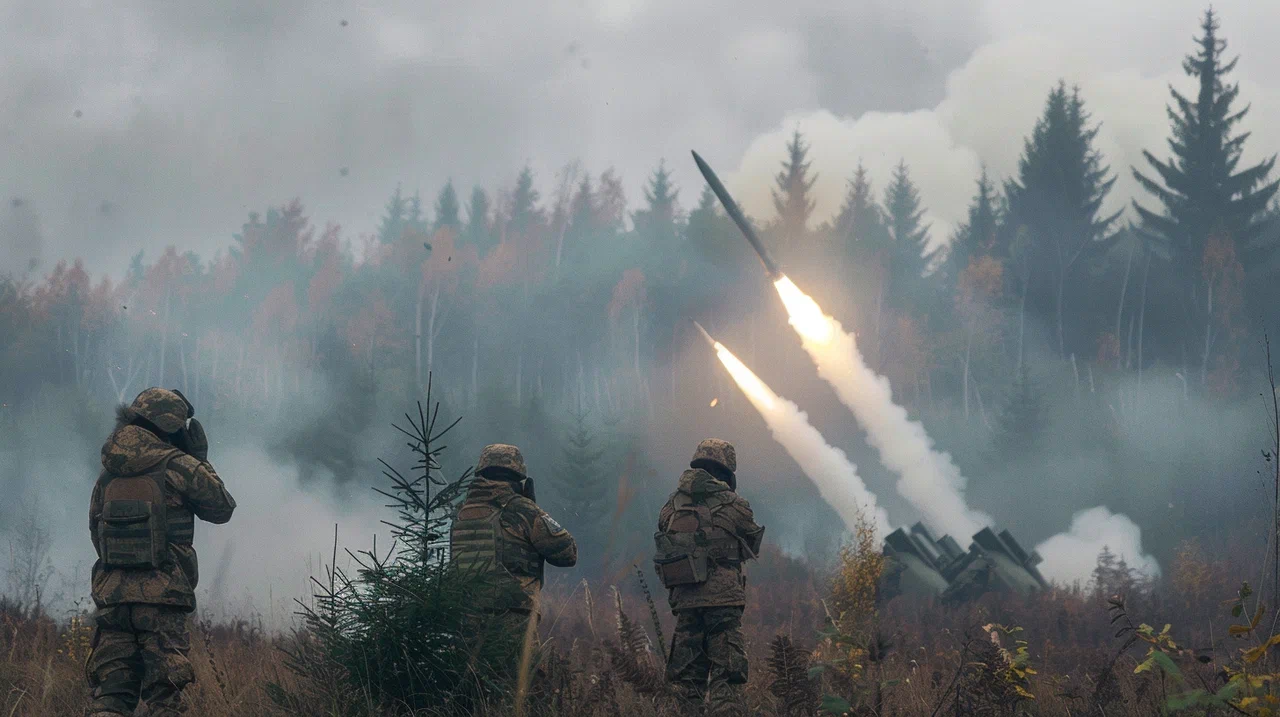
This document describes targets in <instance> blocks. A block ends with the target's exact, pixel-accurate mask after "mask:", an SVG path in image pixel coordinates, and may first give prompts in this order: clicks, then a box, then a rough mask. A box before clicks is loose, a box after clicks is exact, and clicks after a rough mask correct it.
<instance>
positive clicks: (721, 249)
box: [686, 184, 750, 264]
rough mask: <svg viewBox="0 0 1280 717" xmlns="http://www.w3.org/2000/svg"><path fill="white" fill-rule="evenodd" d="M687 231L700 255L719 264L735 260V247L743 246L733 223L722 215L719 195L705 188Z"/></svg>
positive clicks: (699, 196)
mask: <svg viewBox="0 0 1280 717" xmlns="http://www.w3.org/2000/svg"><path fill="white" fill-rule="evenodd" d="M686 231H687V232H688V235H689V243H690V244H691V245H692V246H693V247H694V248H695V249H697V250H698V253H699V254H701V255H702V257H703V258H705V259H707V260H708V261H711V262H714V263H717V264H723V263H724V262H726V261H727V260H728V257H732V256H735V254H734V251H735V250H736V249H735V247H737V246H738V245H739V244H741V243H743V242H742V239H741V235H739V234H738V229H737V227H735V226H734V225H733V220H732V219H729V217H727V216H725V214H724V213H723V212H722V211H720V200H719V199H717V198H716V195H715V192H713V191H711V187H709V186H707V185H705V184H704V185H703V186H702V194H700V195H698V206H696V207H694V209H693V211H691V212H689V226H688V229H687V230H686ZM747 253H750V252H747Z"/></svg>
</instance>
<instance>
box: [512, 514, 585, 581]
mask: <svg viewBox="0 0 1280 717" xmlns="http://www.w3.org/2000/svg"><path fill="white" fill-rule="evenodd" d="M520 502H521V503H522V504H524V505H522V506H521V508H524V509H526V510H529V509H531V511H532V512H530V513H529V517H530V518H531V523H530V525H529V542H531V543H533V547H534V549H536V550H537V551H538V554H539V555H541V556H542V559H543V560H546V561H547V562H548V563H551V564H552V565H554V566H555V567H557V568H572V567H573V566H574V565H577V564H578V541H576V540H574V539H573V536H572V535H570V534H569V531H567V530H565V529H564V527H562V526H561V525H560V524H559V523H557V522H556V520H555V518H552V517H551V516H550V515H548V514H547V511H545V510H543V509H542V508H540V507H538V505H537V504H536V503H534V502H533V501H530V500H527V499H522V500H520Z"/></svg>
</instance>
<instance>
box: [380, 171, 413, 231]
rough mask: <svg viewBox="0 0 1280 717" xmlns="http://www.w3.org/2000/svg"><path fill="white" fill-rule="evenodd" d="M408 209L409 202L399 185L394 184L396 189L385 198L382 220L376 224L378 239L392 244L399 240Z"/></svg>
mask: <svg viewBox="0 0 1280 717" xmlns="http://www.w3.org/2000/svg"><path fill="white" fill-rule="evenodd" d="M408 211H409V202H408V200H406V199H405V198H404V196H403V195H402V194H401V193H400V185H399V184H397V185H396V191H395V193H394V194H392V195H391V198H390V199H388V200H387V208H386V210H385V213H384V214H383V215H382V221H381V223H379V224H378V241H380V242H381V243H383V244H393V243H395V242H397V241H400V237H401V235H403V234H404V230H405V220H406V218H407V215H408Z"/></svg>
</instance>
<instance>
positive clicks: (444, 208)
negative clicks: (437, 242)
mask: <svg viewBox="0 0 1280 717" xmlns="http://www.w3.org/2000/svg"><path fill="white" fill-rule="evenodd" d="M461 208H462V207H461V205H459V203H458V193H457V191H455V190H454V188H453V180H452V179H450V180H449V181H448V182H446V183H445V185H444V189H441V190H440V194H439V195H438V196H437V197H436V221H435V225H434V229H435V231H440V230H441V229H443V228H445V227H448V228H450V229H452V230H453V231H455V232H456V231H458V230H459V229H461V228H462V218H461V216H460V210H461Z"/></svg>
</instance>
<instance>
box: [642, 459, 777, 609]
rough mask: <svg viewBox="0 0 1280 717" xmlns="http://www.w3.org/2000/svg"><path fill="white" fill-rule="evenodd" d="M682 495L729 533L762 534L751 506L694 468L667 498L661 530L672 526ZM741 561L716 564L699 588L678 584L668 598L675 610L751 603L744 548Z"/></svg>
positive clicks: (742, 534) (741, 535) (708, 475)
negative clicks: (706, 512)
mask: <svg viewBox="0 0 1280 717" xmlns="http://www.w3.org/2000/svg"><path fill="white" fill-rule="evenodd" d="M681 493H683V494H685V495H687V496H690V497H692V499H693V501H694V503H698V504H702V505H706V506H707V507H709V508H710V509H711V515H712V523H713V524H714V525H715V526H717V527H719V528H722V529H723V530H724V531H725V532H727V533H728V534H730V535H732V536H735V537H737V538H744V537H746V536H749V535H753V534H757V533H759V531H760V530H762V528H761V527H760V526H759V525H756V521H755V515H754V514H753V513H752V512H751V504H749V503H747V501H746V499H745V498H743V497H742V496H740V495H738V494H737V493H735V492H733V489H732V488H730V487H729V485H728V484H727V483H725V482H723V481H721V480H717V479H716V478H715V477H714V476H712V475H711V474H710V473H708V472H706V471H704V470H701V469H697V468H694V469H690V470H687V471H685V472H684V473H683V474H681V476H680V485H679V487H678V488H677V489H676V492H675V493H672V494H671V497H670V498H668V499H667V503H666V505H664V506H662V512H661V513H659V514H658V530H659V531H665V530H667V528H668V526H669V525H670V523H671V518H672V515H673V513H674V504H675V500H676V496H678V495H680V494H681ZM742 550H743V554H742V556H741V557H742V559H741V560H736V561H723V560H720V561H712V563H711V564H710V565H709V566H708V568H707V581H706V582H704V583H698V584H696V585H678V586H676V587H674V588H671V590H670V591H669V594H668V596H667V600H668V602H669V603H670V604H671V609H672V610H688V609H692V608H700V607H735V606H740V605H746V604H747V569H746V565H745V561H746V560H747V559H749V558H751V557H754V556H751V555H750V554H749V553H747V549H746V548H745V547H744V548H743V549H742Z"/></svg>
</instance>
